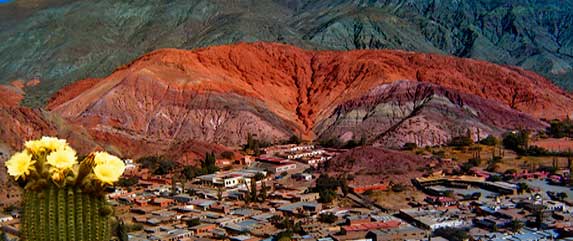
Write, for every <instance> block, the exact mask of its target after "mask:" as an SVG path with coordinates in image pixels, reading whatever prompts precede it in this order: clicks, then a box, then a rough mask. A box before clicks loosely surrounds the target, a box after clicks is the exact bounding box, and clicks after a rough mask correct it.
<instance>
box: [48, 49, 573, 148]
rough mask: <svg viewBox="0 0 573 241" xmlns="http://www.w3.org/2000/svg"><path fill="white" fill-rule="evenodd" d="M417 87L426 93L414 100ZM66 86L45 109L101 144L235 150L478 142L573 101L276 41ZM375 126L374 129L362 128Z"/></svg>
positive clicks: (366, 55) (448, 69) (368, 54)
mask: <svg viewBox="0 0 573 241" xmlns="http://www.w3.org/2000/svg"><path fill="white" fill-rule="evenodd" d="M385 88H386V89H387V88H390V89H392V88H397V89H395V91H383V89H385ZM419 89H426V92H425V93H420V95H418V94H416V92H415V91H416V90H419ZM62 91H63V92H60V93H58V94H56V95H55V97H54V98H53V99H52V100H51V101H50V104H49V105H48V106H49V109H51V110H52V111H54V112H57V113H59V114H61V115H62V116H63V117H64V118H65V119H67V120H69V121H71V122H72V123H76V124H79V125H81V126H84V127H85V128H86V129H87V130H88V131H89V132H90V134H92V136H94V137H95V138H96V139H98V138H104V137H105V138H106V139H116V138H117V139H121V140H124V139H125V140H129V141H137V142H149V143H158V142H168V143H174V142H185V141H190V140H200V141H205V142H214V143H218V144H223V145H231V146H236V145H239V144H241V143H242V142H243V141H244V140H245V139H246V135H247V134H248V133H254V134H257V135H258V136H259V138H261V139H266V140H269V141H276V140H282V139H286V138H288V137H289V136H291V135H293V134H302V135H303V136H304V137H306V138H309V139H310V138H315V137H319V136H332V135H334V136H335V137H342V138H345V137H348V136H351V138H355V137H356V136H358V135H363V134H364V132H366V131H367V130H369V133H368V139H369V141H374V142H377V143H381V144H383V145H386V144H387V143H388V142H389V141H388V140H389V139H388V138H391V139H390V140H395V138H401V137H400V136H401V135H397V134H396V133H401V132H399V130H404V129H406V130H407V131H406V132H407V133H408V135H410V136H416V135H421V136H422V137H421V138H423V139H424V144H439V143H443V142H444V141H447V140H448V139H449V138H451V136H452V135H456V134H457V133H459V132H460V130H465V129H471V130H472V131H477V132H480V131H481V134H482V135H486V134H489V133H494V134H499V133H500V132H502V131H505V130H509V129H514V128H518V127H527V128H532V129H539V128H542V127H543V126H544V124H543V123H542V122H540V121H538V119H539V118H548V119H550V118H557V117H564V116H565V115H566V114H567V113H571V112H572V109H573V106H572V105H571V103H573V102H572V99H571V96H570V95H569V94H567V93H566V92H564V91H562V90H561V89H559V88H558V87H556V86H554V85H553V84H551V82H550V81H548V80H547V79H544V78H543V77H540V76H539V75H536V74H534V73H532V72H529V71H525V70H523V69H520V68H517V67H506V66H499V65H495V64H491V63H487V62H483V61H477V60H470V59H462V58H456V57H448V56H442V55H436V54H420V53H413V52H404V51H390V50H355V51H309V50H303V49H300V48H296V47H293V46H289V45H282V44H273V43H254V44H245V43H241V44H236V45H226V46H218V47H209V48H205V49H199V50H194V51H187V50H176V49H162V50H157V51H154V52H152V53H149V54H146V55H144V56H141V57H140V58H138V59H136V60H135V61H133V62H132V63H131V64H128V65H126V66H122V67H120V68H119V69H117V70H116V71H115V72H114V73H113V74H111V75H110V76H108V77H105V78H102V79H101V80H87V81H82V82H79V84H72V85H71V86H68V87H67V88H65V89H63V90H62ZM411 91H414V94H413V95H411V94H410V95H408V94H407V93H409V92H411ZM400 93H402V94H400ZM376 95H377V97H368V96H376ZM400 96H403V97H404V98H402V97H400ZM364 98H366V99H368V98H369V99H373V100H374V101H365V99H364ZM418 98H420V99H418ZM418 100H423V101H422V102H420V103H418V102H416V101H418ZM352 103H354V104H352ZM418 104H420V105H418ZM384 106H386V107H388V109H385V110H384ZM342 107H344V108H343V109H344V111H343V112H341V110H342V109H341V108H342ZM366 107H369V108H370V110H368V111H366V113H369V111H370V112H372V111H373V110H374V111H375V110H379V111H378V112H377V113H378V114H380V113H386V114H381V115H374V116H375V117H372V115H366V116H361V115H360V111H363V110H364V108H366ZM373 108H374V109H373ZM380 110H382V112H380ZM353 111H354V113H353ZM398 112H402V113H398ZM349 113H350V114H349ZM388 113H391V114H392V116H393V118H394V119H392V121H390V122H391V123H388V125H382V124H381V125H378V124H376V123H383V122H388V121H387V120H388V119H387V117H388V115H387V114H388ZM452 113H453V114H455V115H452ZM341 114H345V115H346V117H348V116H351V115H355V116H360V118H361V119H360V121H358V122H355V124H354V127H353V128H350V129H348V128H347V129H346V130H345V131H343V132H341V131H340V130H343V129H344V128H346V127H347V126H348V125H346V124H347V122H336V120H341V119H340V118H341V117H342V116H341ZM456 115H457V117H456ZM458 117H459V118H458ZM369 118H370V119H369ZM460 118H462V120H461V121H460ZM350 119H352V118H350ZM347 120H348V118H347ZM354 121H356V119H355V120H354ZM416 121H418V122H419V123H418V122H416ZM365 122H369V124H367V123H365ZM325 123H326V124H328V126H327V125H326V124H325ZM332 123H335V124H334V125H333V124H332ZM372 123H374V124H372ZM428 123H430V124H431V125H432V128H431V130H433V133H432V134H431V135H434V136H436V135H437V136H439V138H436V137H430V136H425V135H426V134H425V133H426V132H424V131H425V128H420V127H423V126H425V125H427V124H428ZM372 125H374V126H376V127H377V129H370V128H365V127H368V126H372ZM345 126H346V127H345ZM332 128H334V129H332ZM371 130H375V132H372V131H371ZM347 132H350V134H348V133H347ZM392 133H394V134H392ZM436 133H440V134H436ZM352 136H353V137H352ZM426 137H427V138H426ZM428 140H432V141H428Z"/></svg>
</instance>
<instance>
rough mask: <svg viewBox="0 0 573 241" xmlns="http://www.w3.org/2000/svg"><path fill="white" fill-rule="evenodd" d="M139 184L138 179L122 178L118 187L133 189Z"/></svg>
mask: <svg viewBox="0 0 573 241" xmlns="http://www.w3.org/2000/svg"><path fill="white" fill-rule="evenodd" d="M138 182H139V178H137V177H130V178H123V177H122V178H120V179H119V181H118V182H117V185H119V186H122V187H131V186H133V185H135V184H137V183H138Z"/></svg>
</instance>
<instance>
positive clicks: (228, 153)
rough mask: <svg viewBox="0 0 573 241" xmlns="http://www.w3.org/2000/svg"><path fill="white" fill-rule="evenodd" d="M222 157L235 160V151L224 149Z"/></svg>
mask: <svg viewBox="0 0 573 241" xmlns="http://www.w3.org/2000/svg"><path fill="white" fill-rule="evenodd" d="M221 157H222V158H225V159H229V160H233V159H234V158H235V153H234V152H232V151H224V152H222V153H221Z"/></svg>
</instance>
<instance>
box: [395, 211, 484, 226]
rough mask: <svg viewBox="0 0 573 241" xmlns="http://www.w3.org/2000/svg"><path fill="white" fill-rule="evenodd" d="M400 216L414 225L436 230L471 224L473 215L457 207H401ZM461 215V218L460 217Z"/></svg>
mask: <svg viewBox="0 0 573 241" xmlns="http://www.w3.org/2000/svg"><path fill="white" fill-rule="evenodd" d="M399 215H400V217H401V218H402V219H404V220H406V221H408V222H410V223H415V224H416V226H418V227H421V228H424V229H428V230H432V231H433V230H436V229H439V228H445V227H465V226H468V225H470V224H471V219H472V218H473V217H474V216H475V215H472V214H471V213H470V212H463V211H461V210H460V209H457V208H447V209H444V210H439V209H434V208H409V209H401V210H400V213H399ZM460 217H463V218H460Z"/></svg>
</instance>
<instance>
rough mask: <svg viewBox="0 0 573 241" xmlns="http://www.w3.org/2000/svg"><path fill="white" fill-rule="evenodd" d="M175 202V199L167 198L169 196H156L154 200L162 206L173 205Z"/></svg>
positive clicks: (154, 202)
mask: <svg viewBox="0 0 573 241" xmlns="http://www.w3.org/2000/svg"><path fill="white" fill-rule="evenodd" d="M173 203H175V201H174V200H173V199H167V198H155V199H153V201H152V204H153V205H157V206H160V207H162V208H164V207H168V206H170V205H172V204H173Z"/></svg>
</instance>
